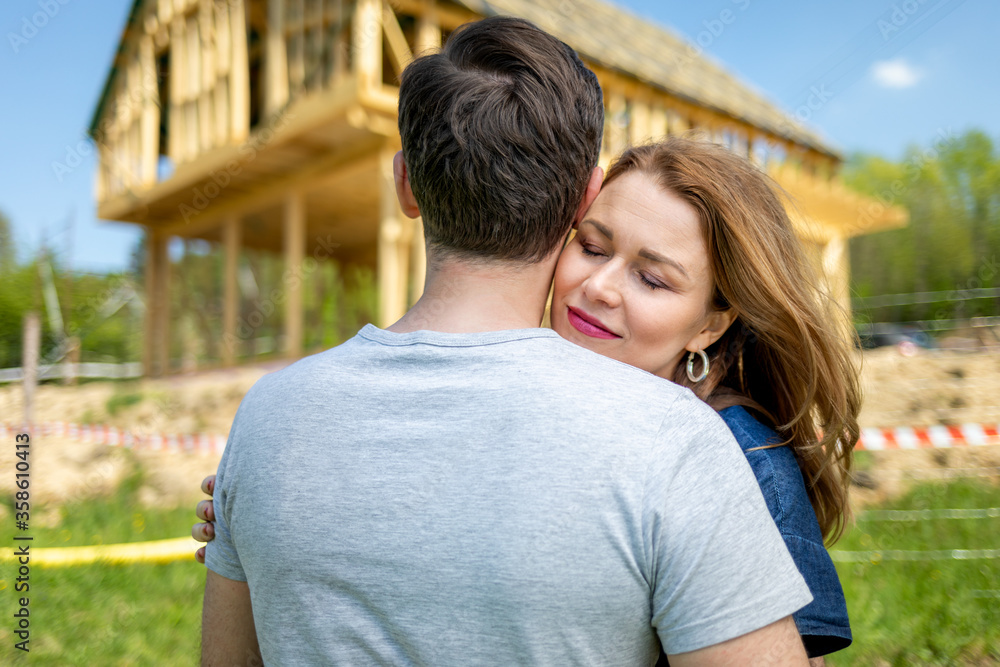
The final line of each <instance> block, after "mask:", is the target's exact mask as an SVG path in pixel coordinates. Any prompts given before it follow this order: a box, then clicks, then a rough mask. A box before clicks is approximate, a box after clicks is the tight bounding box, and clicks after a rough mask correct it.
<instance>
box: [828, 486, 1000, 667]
mask: <svg viewBox="0 0 1000 667" xmlns="http://www.w3.org/2000/svg"><path fill="white" fill-rule="evenodd" d="M987 507H1000V488H998V487H996V486H992V485H989V484H986V483H983V482H979V481H956V482H952V483H949V484H944V483H924V484H921V485H919V486H916V487H915V488H914V489H912V490H911V491H910V493H908V494H907V495H906V496H904V497H901V498H899V499H897V500H895V501H894V502H892V503H889V504H887V505H886V506H884V507H882V508H879V509H906V510H913V509H980V508H987ZM998 548H1000V519H997V518H984V519H935V520H928V521H905V522H904V521H901V522H889V521H871V520H866V519H865V518H864V516H862V517H860V518H859V520H858V522H857V525H856V526H855V527H854V528H853V530H851V532H850V533H849V534H848V535H847V536H845V537H844V538H843V539H842V540H841V541H840V542H839V543H838V544H837V545H836V547H835V548H834V549H835V550H843V551H873V550H889V549H895V550H907V551H916V550H949V549H998ZM837 571H838V572H839V573H840V580H841V583H842V584H843V586H844V594H845V595H846V597H847V607H848V613H849V614H850V618H851V627H852V631H853V634H854V644H853V645H852V646H851V647H850V648H848V649H845V650H844V651H841V652H839V653H836V654H834V655H832V656H829V657H828V658H827V663H828V664H830V665H877V664H888V665H961V664H967V665H980V664H997V663H998V662H1000V598H998V597H990V595H997V594H998V593H997V592H998V591H1000V560H995V559H994V560H953V559H947V560H937V561H893V560H887V559H883V560H881V561H879V562H865V563H838V564H837ZM991 592H992V593H991Z"/></svg>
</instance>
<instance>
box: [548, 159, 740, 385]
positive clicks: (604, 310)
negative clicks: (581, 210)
mask: <svg viewBox="0 0 1000 667" xmlns="http://www.w3.org/2000/svg"><path fill="white" fill-rule="evenodd" d="M712 291H713V282H712V272H711V268H710V266H709V258H708V248H707V246H706V243H705V238H704V234H703V233H702V225H701V221H700V220H699V218H698V213H697V212H696V211H695V209H694V208H693V207H691V206H690V205H689V204H688V203H686V202H684V201H683V200H681V199H680V198H679V197H677V196H676V195H674V194H672V193H670V192H666V191H664V190H663V189H662V188H661V187H660V186H659V185H658V184H657V183H656V182H655V181H654V180H653V179H652V178H651V177H650V176H648V175H646V174H643V173H641V172H631V173H628V174H625V175H624V176H621V177H619V178H617V179H616V180H614V181H612V182H611V183H610V184H608V185H607V186H605V187H604V188H603V189H602V190H601V192H600V194H599V195H598V196H597V199H596V200H594V203H593V205H592V206H591V207H590V210H588V211H587V213H586V215H585V216H584V218H583V221H582V222H580V224H579V226H578V228H577V232H576V236H575V237H574V238H573V240H572V241H570V243H569V244H568V245H567V246H566V248H565V249H564V250H563V252H562V255H561V256H560V257H559V264H558V265H557V266H556V274H555V285H554V293H553V298H552V311H551V313H552V314H551V320H552V328H553V329H555V330H556V332H557V333H558V334H559V335H560V336H562V337H563V338H566V339H568V340H570V341H572V342H574V343H576V344H578V345H581V346H583V347H585V348H587V349H589V350H593V351H594V352H597V353H599V354H603V355H604V356H606V357H611V358H612V359H617V360H618V361H621V362H624V363H626V364H629V365H631V366H636V367H638V368H641V369H643V370H645V371H648V372H650V373H653V374H655V375H658V376H660V377H663V378H667V379H670V378H672V377H673V374H674V370H675V369H676V368H677V364H678V363H680V361H681V360H682V358H683V357H684V356H685V355H686V353H687V351H688V350H690V351H697V350H699V349H704V348H706V347H708V346H709V345H711V344H712V343H713V342H715V340H717V339H718V338H719V336H721V335H722V334H723V333H724V332H725V330H726V327H728V326H729V324H730V322H731V321H732V317H731V316H730V312H731V311H724V312H719V311H714V310H712V309H711V307H710V299H711V296H712ZM720 327H721V328H720ZM700 368H701V367H700V364H696V371H700Z"/></svg>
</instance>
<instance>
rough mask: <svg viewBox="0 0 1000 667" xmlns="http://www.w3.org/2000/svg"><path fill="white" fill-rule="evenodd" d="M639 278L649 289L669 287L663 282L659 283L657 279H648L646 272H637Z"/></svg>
mask: <svg viewBox="0 0 1000 667" xmlns="http://www.w3.org/2000/svg"><path fill="white" fill-rule="evenodd" d="M639 279H640V280H641V281H642V284H643V285H645V286H646V287H648V288H649V289H651V290H657V289H666V290H668V289H670V288H669V287H667V286H666V285H664V284H662V283H660V282H658V281H654V280H650V279H649V278H648V277H646V274H644V273H640V274H639Z"/></svg>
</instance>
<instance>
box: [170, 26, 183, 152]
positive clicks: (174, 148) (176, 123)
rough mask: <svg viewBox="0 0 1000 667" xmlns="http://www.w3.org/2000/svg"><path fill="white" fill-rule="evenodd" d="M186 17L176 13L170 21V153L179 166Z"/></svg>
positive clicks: (181, 149) (181, 137) (181, 143)
mask: <svg viewBox="0 0 1000 667" xmlns="http://www.w3.org/2000/svg"><path fill="white" fill-rule="evenodd" d="M185 50H186V45H185V42H184V17H183V16H178V15H175V16H174V18H173V21H172V22H171V23H170V122H169V125H168V127H169V128H170V129H169V134H168V136H167V143H168V149H167V151H168V154H169V155H170V159H171V160H173V161H174V166H175V167H176V166H178V165H179V164H180V163H181V162H183V161H184V75H185V71H186V62H187V59H186V58H185V57H184V52H185Z"/></svg>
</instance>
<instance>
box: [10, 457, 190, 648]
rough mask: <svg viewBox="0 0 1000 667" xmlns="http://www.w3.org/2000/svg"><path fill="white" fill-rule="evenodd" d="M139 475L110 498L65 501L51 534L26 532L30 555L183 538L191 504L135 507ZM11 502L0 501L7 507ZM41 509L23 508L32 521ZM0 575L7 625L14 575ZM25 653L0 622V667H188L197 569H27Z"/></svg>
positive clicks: (14, 597)
mask: <svg viewBox="0 0 1000 667" xmlns="http://www.w3.org/2000/svg"><path fill="white" fill-rule="evenodd" d="M142 483H143V475H142V472H141V471H140V470H139V468H138V467H137V466H136V465H135V464H134V462H133V464H132V469H131V472H130V473H129V474H128V475H127V476H126V478H125V479H124V480H123V481H122V483H121V484H120V485H119V487H118V489H117V491H116V492H115V494H114V495H112V496H110V497H107V498H102V499H91V500H86V501H79V502H74V503H70V504H68V505H66V506H64V507H62V508H61V521H60V523H59V525H58V526H55V527H52V528H41V527H39V528H37V529H36V528H32V530H30V531H28V533H21V532H19V531H18V534H21V535H23V534H29V535H31V536H33V537H34V540H33V541H32V543H31V544H32V546H33V547H57V546H77V545H90V544H113V543H120V542H140V541H147V540H158V539H166V538H172V537H183V536H185V535H189V534H190V531H191V524H192V523H193V522H194V506H193V505H192V506H191V507H181V508H177V509H174V510H155V509H143V508H141V506H140V505H139V503H138V501H137V492H138V490H139V488H140V487H141V486H142ZM12 500H13V499H12V498H10V497H6V498H4V499H3V502H4V504H6V505H7V506H8V510H10V509H11V503H12ZM40 509H42V508H39V507H34V506H33V507H32V509H31V511H32V516H37V513H38V510H40ZM12 524H13V514H12V513H11V514H9V517H8V520H6V521H4V522H3V523H2V525H0V544H2V545H3V546H7V545H10V544H13V540H12V539H11V538H12V537H13V534H14V532H15V531H14V530H13V525H12ZM15 567H16V566H14V565H11V564H6V565H5V566H4V567H3V569H2V570H0V617H2V618H4V619H11V618H12V614H13V613H14V611H15V609H16V607H15V605H16V601H17V598H19V597H21V596H23V595H25V593H23V592H22V593H16V592H15V590H14V585H15V583H16V582H15V581H14V579H15V577H16V576H17V575H16V570H15ZM29 584H30V586H31V589H30V590H29V591H28V592H27V595H28V596H29V599H30V604H29V609H30V612H31V642H30V644H29V646H30V648H31V651H30V654H28V655H25V654H24V653H23V652H22V651H19V650H16V649H15V648H14V643H15V642H16V641H18V640H17V638H16V637H15V636H14V635H13V634H12V629H13V628H12V623H11V622H10V621H5V622H3V623H0V664H2V665H7V664H20V663H22V662H25V663H26V662H27V661H28V660H29V659H30V662H31V664H39V665H60V666H64V665H88V666H89V665H102V666H103V665H164V666H171V667H173V666H175V665H196V664H197V663H198V660H199V651H200V645H201V639H200V638H201V603H202V595H203V591H204V586H205V568H204V566H203V565H200V564H198V563H196V562H195V561H194V555H193V552H192V558H191V560H189V561H181V562H177V563H172V564H169V565H130V566H109V565H100V564H95V565H86V566H77V567H60V568H47V567H42V566H38V565H32V567H31V574H30V582H29Z"/></svg>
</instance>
